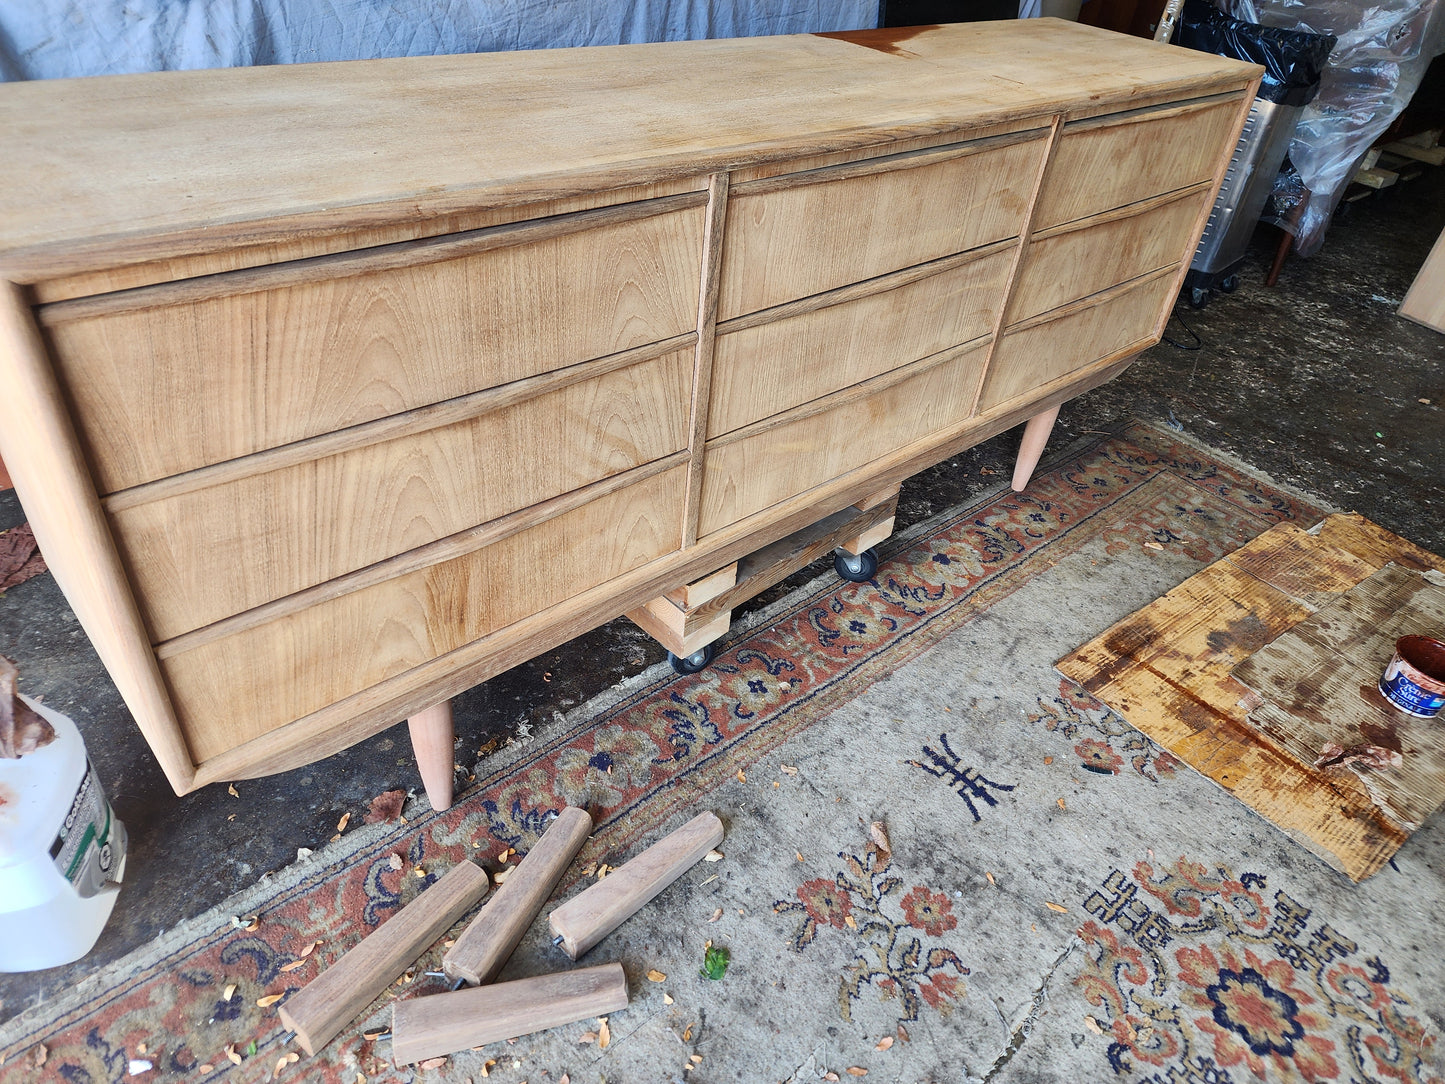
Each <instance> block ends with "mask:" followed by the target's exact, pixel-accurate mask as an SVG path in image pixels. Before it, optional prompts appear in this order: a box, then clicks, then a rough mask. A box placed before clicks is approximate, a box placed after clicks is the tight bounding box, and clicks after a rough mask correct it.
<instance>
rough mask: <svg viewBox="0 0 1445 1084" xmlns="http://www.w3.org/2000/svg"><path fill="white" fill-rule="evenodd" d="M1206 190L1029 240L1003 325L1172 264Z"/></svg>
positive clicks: (1183, 249) (1185, 242) (1185, 244)
mask: <svg viewBox="0 0 1445 1084" xmlns="http://www.w3.org/2000/svg"><path fill="white" fill-rule="evenodd" d="M1207 194H1208V193H1206V192H1200V191H1196V192H1195V193H1194V194H1193V195H1190V196H1187V197H1185V198H1183V199H1176V200H1173V201H1171V202H1169V203H1165V204H1163V205H1161V206H1158V207H1154V208H1152V209H1150V210H1147V211H1144V212H1142V213H1141V214H1138V215H1136V216H1133V217H1130V218H1116V219H1114V220H1112V221H1109V222H1105V223H1102V224H1100V225H1095V226H1090V227H1088V228H1087V229H1079V230H1071V231H1069V232H1067V233H1058V234H1055V235H1053V236H1051V237H1045V238H1034V239H1032V240H1031V241H1030V242H1029V244H1028V247H1027V248H1026V249H1025V250H1024V256H1023V264H1022V267H1021V268H1020V270H1019V275H1018V283H1017V285H1016V286H1015V287H1014V294H1013V297H1012V298H1010V300H1009V306H1008V315H1007V316H1006V317H1005V318H1004V319H1005V322H1006V323H1010V324H1012V323H1015V322H1017V321H1020V320H1026V319H1028V318H1029V317H1030V316H1037V315H1039V314H1040V313H1043V312H1047V311H1049V310H1050V309H1055V308H1058V307H1059V306H1060V305H1066V304H1068V303H1069V302H1070V301H1077V300H1079V299H1080V298H1085V297H1088V296H1089V295H1090V294H1096V293H1099V292H1100V291H1102V290H1106V289H1108V288H1109V287H1110V286H1116V285H1118V284H1119V283H1122V282H1127V281H1129V280H1130V279H1133V278H1137V277H1138V276H1140V275H1142V274H1144V273H1146V272H1148V271H1154V270H1157V269H1158V268H1161V267H1174V266H1177V265H1178V263H1179V260H1180V258H1181V257H1182V256H1184V255H1185V253H1186V251H1187V250H1191V249H1190V246H1189V240H1190V237H1191V236H1192V233H1193V230H1194V224H1195V221H1196V220H1197V219H1198V217H1199V212H1200V209H1201V208H1202V207H1204V206H1206V204H1207V200H1206V196H1207Z"/></svg>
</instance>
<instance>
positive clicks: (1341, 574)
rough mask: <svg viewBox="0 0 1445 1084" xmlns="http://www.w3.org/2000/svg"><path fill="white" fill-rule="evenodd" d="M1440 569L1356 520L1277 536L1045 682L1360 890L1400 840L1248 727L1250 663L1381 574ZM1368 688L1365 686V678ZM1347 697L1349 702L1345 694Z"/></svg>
mask: <svg viewBox="0 0 1445 1084" xmlns="http://www.w3.org/2000/svg"><path fill="white" fill-rule="evenodd" d="M1392 561H1393V562H1394V564H1395V565H1397V566H1399V567H1401V568H1404V569H1412V570H1416V571H1422V570H1425V569H1432V568H1433V569H1436V570H1441V571H1445V559H1442V558H1440V557H1438V556H1435V555H1434V554H1430V553H1428V552H1426V551H1425V550H1422V549H1420V548H1419V547H1418V546H1416V545H1414V544H1413V543H1411V542H1408V541H1406V540H1405V539H1403V538H1399V537H1398V536H1396V535H1393V534H1391V533H1390V532H1388V531H1386V530H1384V529H1383V528H1381V527H1379V526H1378V525H1376V524H1374V523H1371V522H1369V521H1368V520H1366V519H1364V518H1363V517H1361V516H1357V515H1353V514H1349V515H1335V516H1330V517H1328V518H1327V519H1326V520H1324V521H1323V522H1322V523H1320V524H1318V525H1317V526H1316V527H1315V528H1313V529H1312V530H1309V531H1306V530H1304V529H1302V528H1300V527H1298V526H1296V525H1294V524H1289V523H1285V524H1280V525H1279V526H1277V527H1274V528H1273V529H1271V530H1269V531H1266V532H1265V533H1264V534H1262V535H1260V536H1259V537H1258V538H1256V539H1254V540H1253V541H1251V542H1249V543H1247V544H1246V545H1244V546H1242V547H1241V548H1240V549H1238V550H1236V551H1235V552H1234V553H1231V554H1230V555H1228V556H1227V557H1225V558H1223V559H1221V560H1219V561H1216V562H1215V563H1214V564H1213V565H1210V566H1209V567H1208V568H1206V569H1204V570H1203V571H1202V572H1200V573H1198V574H1197V575H1195V576H1193V577H1191V578H1190V579H1188V580H1186V581H1185V582H1184V583H1182V584H1180V585H1179V586H1178V587H1176V588H1175V589H1174V590H1172V591H1170V592H1169V593H1168V594H1166V595H1165V596H1164V597H1163V598H1160V599H1158V600H1156V601H1155V602H1153V603H1151V604H1150V605H1148V606H1146V607H1144V608H1143V609H1141V610H1139V611H1137V612H1136V613H1133V614H1131V615H1130V616H1129V617H1126V618H1125V619H1124V620H1122V621H1120V622H1118V623H1117V624H1115V625H1114V626H1113V627H1111V628H1109V629H1106V630H1105V631H1104V632H1103V633H1101V634H1100V635H1099V636H1097V637H1095V639H1093V640H1092V641H1090V642H1089V643H1087V644H1085V645H1083V646H1082V647H1080V648H1079V649H1077V650H1076V651H1073V652H1071V653H1070V654H1069V655H1067V656H1065V657H1064V658H1063V659H1061V660H1060V661H1059V663H1058V669H1059V671H1060V673H1062V674H1063V675H1064V676H1065V677H1068V678H1071V679H1072V680H1074V681H1077V682H1078V683H1079V684H1080V685H1082V686H1083V687H1084V688H1085V689H1087V690H1088V691H1089V692H1091V693H1092V694H1093V695H1094V696H1096V697H1098V699H1099V700H1101V701H1103V702H1104V703H1105V704H1107V705H1108V706H1109V707H1111V708H1113V709H1114V710H1115V711H1117V712H1119V713H1120V714H1121V715H1122V716H1124V718H1125V719H1127V720H1128V721H1129V722H1130V724H1132V725H1133V726H1135V727H1138V728H1139V729H1140V730H1141V731H1143V732H1144V733H1145V734H1147V735H1148V736H1149V737H1150V738H1152V739H1153V740H1154V741H1156V742H1158V743H1159V744H1160V745H1162V746H1163V747H1164V748H1166V749H1168V750H1169V752H1171V753H1172V754H1174V755H1175V756H1176V757H1178V758H1179V759H1180V760H1182V761H1184V762H1185V763H1186V764H1188V765H1190V766H1191V767H1193V768H1194V769H1195V770H1197V771H1199V772H1200V773H1201V774H1203V775H1205V776H1207V777H1208V778H1209V779H1212V780H1213V781H1214V782H1216V783H1218V784H1219V785H1220V786H1221V787H1223V788H1224V789H1225V790H1226V791H1228V792H1229V793H1230V794H1231V795H1233V796H1234V797H1236V798H1238V799H1239V800H1240V801H1242V802H1244V803H1245V804H1246V805H1248V806H1249V807H1250V808H1252V809H1253V810H1255V812H1257V813H1259V814H1260V815H1261V816H1262V817H1264V818H1266V819H1267V820H1269V821H1271V822H1272V823H1273V824H1275V825H1276V826H1277V827H1279V828H1280V829H1281V830H1282V831H1284V832H1286V833H1287V834H1288V835H1290V836H1291V837H1292V838H1293V839H1295V840H1296V841H1298V842H1299V843H1301V844H1302V845H1304V846H1305V847H1307V848H1309V849H1310V850H1311V851H1313V852H1314V853H1315V854H1317V855H1319V856H1320V857H1321V858H1322V859H1324V860H1325V861H1326V862H1328V863H1329V864H1331V865H1332V866H1334V867H1335V868H1337V869H1339V870H1341V871H1342V872H1344V873H1345V874H1347V875H1348V876H1349V877H1350V878H1351V879H1353V880H1356V881H1359V880H1363V879H1364V878H1366V877H1368V876H1370V875H1371V874H1372V873H1374V872H1376V871H1377V870H1378V869H1379V868H1380V867H1381V866H1383V865H1384V864H1385V863H1386V862H1387V861H1389V859H1390V856H1391V855H1393V854H1394V853H1395V852H1396V851H1397V850H1399V848H1400V847H1401V846H1402V845H1403V844H1404V842H1405V840H1406V839H1408V838H1409V834H1410V832H1411V831H1412V830H1413V829H1412V828H1411V827H1409V826H1408V825H1407V824H1405V823H1402V821H1401V819H1400V817H1399V815H1398V814H1397V813H1395V812H1394V811H1392V810H1391V809H1387V808H1384V807H1382V806H1381V804H1380V803H1379V801H1378V800H1377V799H1376V797H1375V796H1373V795H1372V794H1371V792H1370V789H1369V788H1368V787H1367V786H1366V785H1365V783H1364V781H1363V780H1362V779H1361V777H1360V775H1358V774H1356V772H1355V771H1354V770H1352V769H1351V768H1350V767H1349V766H1345V765H1340V764H1336V765H1323V766H1320V767H1315V765H1314V761H1315V759H1317V758H1316V757H1309V758H1308V759H1307V760H1306V759H1301V757H1300V756H1298V755H1295V753H1293V752H1292V751H1291V750H1290V749H1289V748H1287V747H1286V746H1285V745H1284V744H1282V742H1281V741H1280V740H1276V738H1275V737H1272V736H1271V735H1270V734H1268V733H1266V732H1265V731H1264V730H1262V729H1260V728H1259V727H1257V726H1255V725H1253V724H1252V723H1251V721H1250V711H1251V709H1252V708H1254V707H1256V706H1258V701H1259V698H1258V696H1257V694H1254V693H1252V692H1251V690H1250V689H1248V688H1247V687H1246V686H1245V685H1244V684H1242V683H1241V682H1240V681H1239V680H1238V677H1237V676H1236V670H1237V668H1238V667H1239V666H1240V664H1242V663H1244V662H1245V661H1246V660H1247V659H1249V658H1250V657H1251V656H1252V655H1254V654H1255V653H1256V652H1258V651H1260V650H1262V649H1264V648H1265V647H1266V646H1267V645H1269V644H1271V643H1272V642H1274V641H1276V640H1278V639H1279V638H1280V637H1281V636H1283V635H1285V634H1286V633H1288V632H1289V631H1290V630H1291V629H1294V628H1296V627H1298V626H1300V625H1301V624H1302V623H1303V622H1306V621H1308V620H1310V619H1311V618H1312V617H1313V616H1314V615H1316V613H1317V612H1319V611H1322V610H1324V609H1326V608H1328V607H1329V606H1331V605H1332V604H1333V603H1334V602H1335V601H1336V600H1337V599H1339V598H1340V597H1341V596H1343V595H1344V594H1345V593H1346V592H1348V591H1349V590H1350V589H1351V588H1353V587H1355V586H1356V585H1357V584H1359V583H1361V582H1362V581H1364V580H1365V579H1367V578H1368V577H1370V576H1371V575H1372V574H1373V573H1375V572H1377V571H1379V570H1380V569H1382V568H1384V567H1385V566H1386V565H1389V564H1390V563H1391V562H1392ZM1376 676H1378V675H1376ZM1356 695H1357V696H1358V692H1357V691H1356Z"/></svg>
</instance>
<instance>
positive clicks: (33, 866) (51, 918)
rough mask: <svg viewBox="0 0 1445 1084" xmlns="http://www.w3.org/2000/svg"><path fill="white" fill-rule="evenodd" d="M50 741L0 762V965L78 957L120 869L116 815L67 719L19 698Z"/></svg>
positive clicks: (107, 905) (116, 886)
mask: <svg viewBox="0 0 1445 1084" xmlns="http://www.w3.org/2000/svg"><path fill="white" fill-rule="evenodd" d="M20 699H21V700H23V701H24V702H25V703H26V704H28V705H29V706H30V707H31V708H32V709H33V710H35V711H36V712H39V713H40V715H41V716H43V717H44V718H45V719H46V720H47V721H48V722H49V723H50V725H51V726H53V727H54V728H55V740H54V741H52V742H50V744H49V745H45V746H42V747H41V748H39V749H37V750H35V752H33V753H26V754H25V755H24V756H23V757H20V758H19V759H6V758H0V971H38V970H40V969H41V968H45V967H58V966H59V965H60V964H67V963H70V961H72V960H78V959H79V958H80V957H82V956H84V955H85V954H86V953H87V952H89V951H90V949H91V946H93V945H94V944H95V942H96V939H97V938H98V937H100V931H101V930H102V928H104V926H105V923H106V920H107V919H108V918H110V912H111V909H112V908H114V907H115V900H116V895H117V894H118V893H119V891H120V879H121V875H122V873H124V871H125V845H126V835H125V827H124V826H123V825H122V824H121V823H120V822H119V821H118V820H116V819H115V815H114V813H113V812H112V811H111V808H110V802H108V801H107V800H106V797H105V792H104V791H103V790H102V789H101V786H100V780H99V778H97V776H96V774H95V769H94V768H92V767H91V766H90V761H89V760H88V759H87V757H86V755H85V742H84V741H83V740H82V739H81V736H80V731H79V730H78V729H76V726H75V724H74V723H73V722H71V721H70V719H68V718H67V717H66V716H64V715H61V714H60V713H59V712H58V711H52V710H51V709H50V708H48V707H46V706H45V705H44V704H37V703H36V702H35V701H33V700H31V699H30V698H29V697H26V696H21V697H20Z"/></svg>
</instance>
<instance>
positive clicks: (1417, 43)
mask: <svg viewBox="0 0 1445 1084" xmlns="http://www.w3.org/2000/svg"><path fill="white" fill-rule="evenodd" d="M1218 6H1219V7H1220V8H1221V9H1222V10H1223V11H1224V12H1225V13H1226V14H1229V15H1233V16H1234V17H1235V18H1236V19H1244V20H1246V21H1247V22H1252V23H1263V24H1265V25H1266V26H1279V27H1285V28H1287V29H1290V30H1305V31H1308V32H1310V33H1314V34H1334V35H1335V36H1336V37H1337V38H1338V39H1339V42H1338V44H1336V46H1335V48H1334V51H1333V52H1331V54H1330V58H1329V61H1328V63H1327V64H1326V65H1325V70H1324V75H1323V77H1322V78H1321V80H1320V91H1319V94H1318V96H1317V97H1316V98H1315V100H1314V101H1313V102H1311V103H1310V104H1309V105H1308V106H1306V107H1305V109H1304V112H1303V113H1301V114H1300V120H1299V125H1298V127H1296V128H1295V135H1294V139H1293V141H1292V142H1291V143H1290V148H1289V158H1290V162H1291V163H1293V165H1294V168H1295V170H1296V171H1297V172H1298V174H1299V176H1298V182H1299V184H1300V185H1302V186H1303V188H1304V189H1305V190H1307V192H1308V196H1307V198H1303V199H1302V200H1300V205H1302V209H1300V210H1298V211H1296V212H1295V213H1292V214H1290V215H1287V216H1284V217H1282V218H1280V219H1278V222H1279V224H1280V225H1281V226H1283V227H1284V228H1285V229H1288V230H1290V232H1292V233H1293V234H1294V235H1295V251H1296V252H1298V253H1299V254H1300V255H1302V256H1309V255H1312V254H1313V253H1314V252H1316V251H1318V250H1319V247H1320V245H1322V244H1323V243H1324V236H1325V230H1326V229H1327V228H1328V226H1329V222H1330V216H1331V215H1333V214H1334V210H1335V207H1336V205H1338V203H1339V201H1340V198H1341V197H1342V196H1343V195H1344V194H1345V188H1346V187H1347V186H1348V185H1349V183H1350V179H1351V178H1352V177H1353V176H1354V175H1355V169H1356V165H1357V163H1358V162H1359V161H1360V159H1361V158H1362V157H1363V156H1364V154H1365V152H1366V151H1367V150H1369V149H1370V145H1371V144H1372V143H1374V142H1375V140H1377V139H1378V138H1379V137H1380V136H1381V135H1383V134H1384V132H1385V129H1386V128H1388V127H1389V126H1390V123H1391V122H1392V121H1393V120H1394V119H1395V118H1396V117H1397V116H1399V114H1400V111H1401V110H1403V109H1404V108H1405V106H1406V105H1408V104H1409V102H1410V99H1411V97H1413V96H1414V93H1415V88H1416V87H1418V86H1419V85H1420V80H1421V79H1422V78H1424V75H1425V69H1426V68H1428V67H1429V66H1430V61H1431V59H1432V58H1433V57H1434V56H1435V55H1436V54H1437V53H1440V52H1442V51H1445V0H1380V2H1379V3H1369V4H1365V3H1360V2H1359V0H1218ZM1297 206H1298V205H1297Z"/></svg>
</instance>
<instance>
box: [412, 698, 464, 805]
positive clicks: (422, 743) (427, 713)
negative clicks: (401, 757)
mask: <svg viewBox="0 0 1445 1084" xmlns="http://www.w3.org/2000/svg"><path fill="white" fill-rule="evenodd" d="M406 729H407V732H408V734H409V735H410V737H411V755H412V756H413V757H415V758H416V769H417V773H418V774H419V775H420V776H421V782H422V786H424V787H425V788H426V796H427V801H429V802H431V807H432V809H434V810H436V811H437V812H441V811H442V810H446V809H450V808H451V807H452V788H453V787H454V786H455V784H456V776H455V774H454V773H455V770H456V762H455V761H454V760H453V759H452V758H453V757H454V756H455V755H456V727H455V725H454V724H453V721H452V702H451V701H450V700H443V701H442V702H441V703H439V704H433V705H432V706H431V707H429V708H423V709H422V710H421V711H419V712H417V713H416V714H415V715H413V716H411V717H410V718H409V719H407V721H406Z"/></svg>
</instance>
